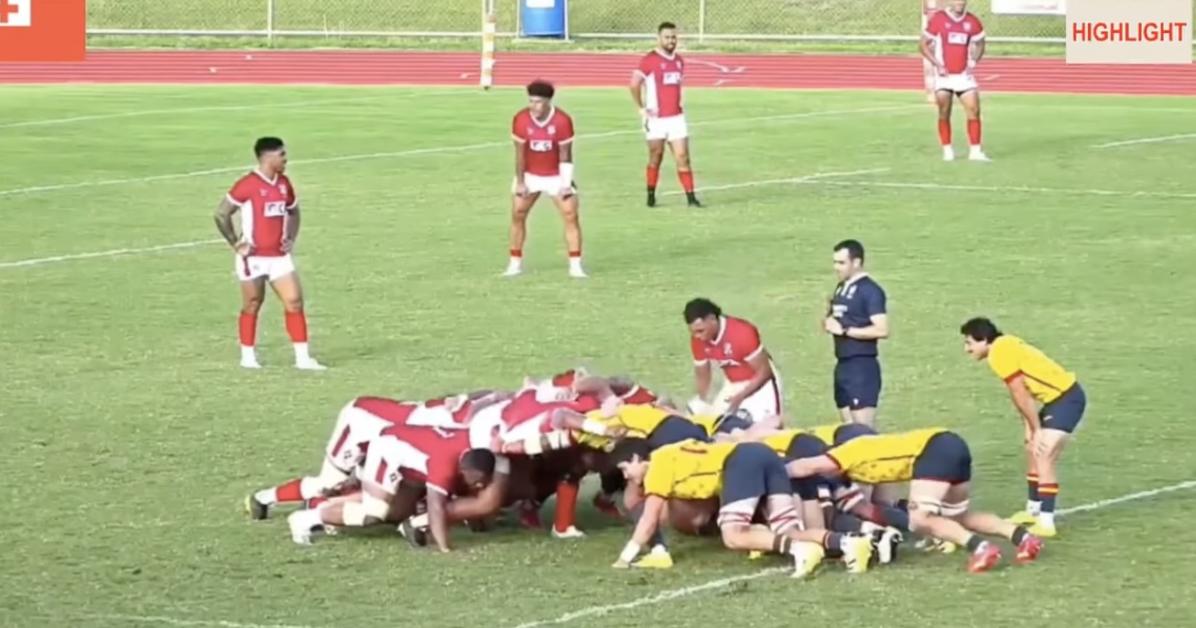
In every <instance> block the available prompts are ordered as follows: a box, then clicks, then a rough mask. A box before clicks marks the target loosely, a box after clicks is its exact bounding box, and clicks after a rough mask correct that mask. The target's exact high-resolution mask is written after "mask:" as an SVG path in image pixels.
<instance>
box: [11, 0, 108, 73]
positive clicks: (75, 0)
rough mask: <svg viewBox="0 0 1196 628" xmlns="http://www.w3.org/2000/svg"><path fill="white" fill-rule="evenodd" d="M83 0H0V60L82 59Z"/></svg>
mask: <svg viewBox="0 0 1196 628" xmlns="http://www.w3.org/2000/svg"><path fill="white" fill-rule="evenodd" d="M86 53H87V4H86V0H0V63H3V62H9V61H32V62H44V61H82V60H83V57H84V56H85V55H86Z"/></svg>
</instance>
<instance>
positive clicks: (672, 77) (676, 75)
mask: <svg viewBox="0 0 1196 628" xmlns="http://www.w3.org/2000/svg"><path fill="white" fill-rule="evenodd" d="M660 82H661V83H664V84H665V85H680V84H681V73H680V72H665V73H664V74H662V75H661V76H660Z"/></svg>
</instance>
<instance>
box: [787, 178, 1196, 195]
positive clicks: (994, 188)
mask: <svg viewBox="0 0 1196 628" xmlns="http://www.w3.org/2000/svg"><path fill="white" fill-rule="evenodd" d="M808 183H810V184H811V185H839V186H849V187H850V186H868V187H878V188H908V189H917V190H953V191H960V192H1022V193H1027V194H1071V195H1088V196H1131V197H1151V198H1196V193H1189V192H1155V191H1153V190H1101V189H1096V188H1040V187H1030V186H1023V185H1009V186H1006V185H953V184H947V183H914V182H901V181H810V182H808Z"/></svg>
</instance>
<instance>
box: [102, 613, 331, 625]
mask: <svg viewBox="0 0 1196 628" xmlns="http://www.w3.org/2000/svg"><path fill="white" fill-rule="evenodd" d="M88 617H90V618H91V619H113V620H116V621H124V622H137V623H144V624H166V625H168V626H216V627H217V628H313V627H312V626H296V625H291V624H245V623H241V622H236V621H224V620H220V619H175V618H174V617H159V616H152V615H89V616H88Z"/></svg>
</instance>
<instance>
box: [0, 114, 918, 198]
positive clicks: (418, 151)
mask: <svg viewBox="0 0 1196 628" xmlns="http://www.w3.org/2000/svg"><path fill="white" fill-rule="evenodd" d="M925 109H926V105H924V104H918V105H890V106H885V107H865V108H861V109H829V110H825V111H804V112H801V113H787V114H777V115H770V116H756V117H747V118H722V119H718V120H705V121H702V120H699V121H697V122H693V123H691V124H690V126H712V125H718V124H735V123H743V122H766V121H770V120H799V119H802V118H821V117H833V116H841V115H859V114H868V113H888V112H897V111H914V110H919V111H920V110H925ZM641 133H643V129H640V128H638V127H635V128H630V129H625V130H619V131H607V132H604V133H589V134H586V133H583V134H580V135H578V136H577V139H581V140H585V139H597V138H603V137H614V136H618V135H639V134H641ZM510 145H511V143H510V141H501V142H482V143H478V144H464V145H459V146H433V147H428V148H415V149H411V150H400V151H392V152H379V153H361V154H354V155H339V156H335V157H317V158H314V159H293V160H291V162H290V163H291V165H292V166H299V165H309V164H326V163H336V162H342V161H358V160H363V159H384V158H390V157H409V156H413V155H429V154H436V153H453V152H457V151H470V150H479V149H485V148H497V147H500V146H510ZM249 167H250V166H249V165H247V164H245V165H239V166H228V167H224V168H212V169H208V170H195V171H191V172H176V173H170V174H159V175H151V176H148V177H132V178H125V179H101V180H99V181H79V182H75V183H58V184H53V185H35V186H31V187H24V188H13V189H8V190H0V196H11V195H14V194H31V193H34V192H53V191H56V190H72V189H78V188H90V187H102V186H110V185H122V184H126V183H151V182H154V181H166V180H170V179H187V178H191V177H201V176H206V175H212V174H224V173H228V172H241V171H243V170H244V171H248V170H249Z"/></svg>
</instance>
